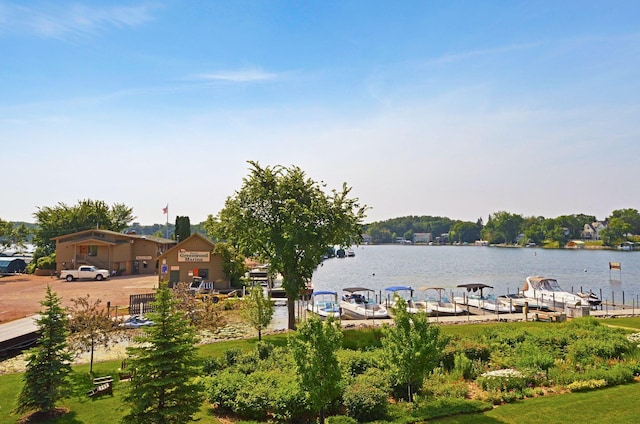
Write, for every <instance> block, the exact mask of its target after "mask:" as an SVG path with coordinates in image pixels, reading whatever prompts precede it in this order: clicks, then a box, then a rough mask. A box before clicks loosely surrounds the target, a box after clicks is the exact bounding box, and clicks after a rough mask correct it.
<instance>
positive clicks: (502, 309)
mask: <svg viewBox="0 0 640 424" xmlns="http://www.w3.org/2000/svg"><path fill="white" fill-rule="evenodd" d="M458 287H461V288H464V289H465V290H466V291H467V292H466V293H464V295H463V296H455V297H454V298H453V301H454V302H455V303H457V304H460V305H468V306H473V307H475V308H480V309H484V310H485V311H490V312H496V313H510V312H515V311H516V309H515V308H514V307H513V306H512V305H509V304H508V303H506V304H505V303H503V302H502V301H500V300H499V299H497V298H496V297H495V296H494V295H487V296H485V295H484V294H483V290H485V289H493V287H492V286H489V285H487V284H483V283H471V284H459V285H458Z"/></svg>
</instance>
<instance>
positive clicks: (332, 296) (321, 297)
mask: <svg viewBox="0 0 640 424" xmlns="http://www.w3.org/2000/svg"><path fill="white" fill-rule="evenodd" d="M307 310H309V311H311V312H313V313H314V314H317V315H318V316H320V317H321V318H329V317H333V318H340V317H341V316H342V315H343V313H342V309H340V303H339V302H338V293H336V292H334V291H314V292H313V293H312V295H311V300H310V301H309V303H307Z"/></svg>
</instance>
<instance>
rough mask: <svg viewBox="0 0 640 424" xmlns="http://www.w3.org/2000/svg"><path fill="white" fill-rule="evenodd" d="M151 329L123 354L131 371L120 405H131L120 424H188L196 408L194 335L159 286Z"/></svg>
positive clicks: (197, 393) (181, 314)
mask: <svg viewBox="0 0 640 424" xmlns="http://www.w3.org/2000/svg"><path fill="white" fill-rule="evenodd" d="M147 316H148V318H149V319H151V320H152V321H153V322H154V323H155V324H154V325H152V326H148V327H144V330H143V331H144V333H143V335H142V336H140V337H138V338H137V341H138V342H140V345H139V346H138V347H131V348H128V349H127V352H128V353H129V355H131V360H130V364H131V368H132V369H133V370H135V372H134V375H133V378H132V380H131V387H130V391H129V392H128V393H127V394H126V396H125V400H126V401H127V402H128V403H129V405H130V406H131V410H130V412H129V414H127V415H126V416H125V417H124V419H123V422H126V423H150V424H151V423H153V424H170V423H176V424H178V423H184V422H187V421H190V420H191V419H192V417H193V414H195V413H196V412H197V411H198V410H199V408H200V404H201V394H200V386H199V385H198V384H197V383H196V382H195V381H194V378H195V377H196V376H197V375H198V358H197V350H196V346H195V343H196V341H197V337H196V331H195V328H194V327H193V326H191V325H190V324H189V321H188V320H187V319H185V317H184V315H183V313H182V312H181V311H179V310H178V309H177V308H176V307H175V301H174V300H173V299H172V297H171V292H170V290H169V288H168V287H167V286H166V285H164V284H161V286H160V287H159V288H158V290H157V293H156V301H155V302H154V303H153V312H150V313H148V314H147Z"/></svg>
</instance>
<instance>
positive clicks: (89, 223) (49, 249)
mask: <svg viewBox="0 0 640 424" xmlns="http://www.w3.org/2000/svg"><path fill="white" fill-rule="evenodd" d="M33 216H34V217H35V219H36V230H35V231H34V237H33V241H34V243H35V244H36V246H37V247H38V252H37V253H38V255H37V256H38V257H40V256H47V255H50V254H51V253H53V252H55V249H56V244H55V242H54V241H52V240H51V238H53V237H57V236H62V235H65V234H71V233H75V232H78V231H84V230H89V229H91V228H100V229H104V230H111V231H118V232H120V231H122V230H124V229H125V228H127V226H128V225H129V223H131V221H133V220H134V219H135V217H134V216H133V209H132V208H129V207H127V206H125V205H124V204H121V203H116V204H114V205H113V206H112V207H109V206H108V205H107V204H106V203H105V202H103V201H101V200H90V199H87V200H81V201H79V202H78V204H77V205H75V206H68V205H66V204H64V203H58V204H57V205H56V206H43V207H39V208H38V210H37V212H36V213H34V214H33Z"/></svg>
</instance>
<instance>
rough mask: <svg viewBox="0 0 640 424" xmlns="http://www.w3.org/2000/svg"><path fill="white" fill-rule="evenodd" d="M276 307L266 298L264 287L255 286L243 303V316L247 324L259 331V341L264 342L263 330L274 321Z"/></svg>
mask: <svg viewBox="0 0 640 424" xmlns="http://www.w3.org/2000/svg"><path fill="white" fill-rule="evenodd" d="M273 312H274V307H273V303H272V302H271V299H268V298H266V297H264V293H263V291H262V287H260V286H255V287H253V288H252V289H251V293H249V296H248V297H246V298H245V300H244V302H242V309H241V314H242V317H243V318H244V319H245V321H247V323H248V324H249V325H250V326H252V327H253V328H255V329H256V330H258V341H260V340H262V330H264V329H265V328H267V326H268V325H269V323H270V322H271V320H272V319H273Z"/></svg>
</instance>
